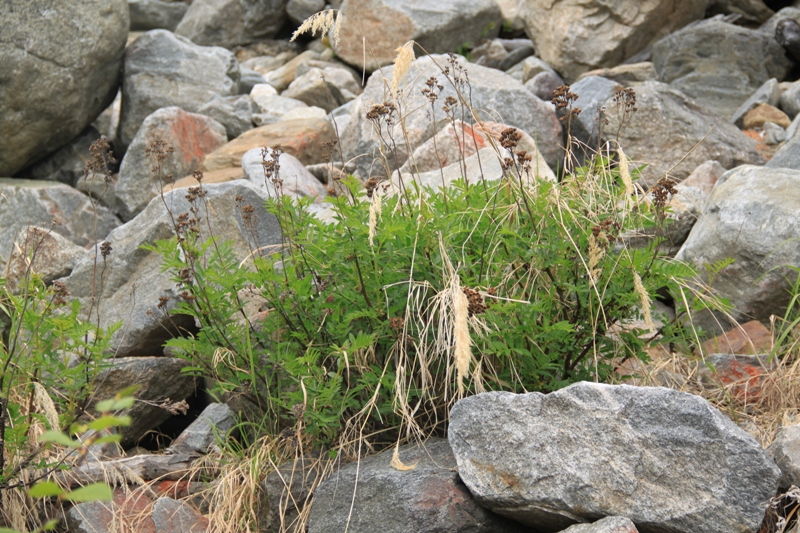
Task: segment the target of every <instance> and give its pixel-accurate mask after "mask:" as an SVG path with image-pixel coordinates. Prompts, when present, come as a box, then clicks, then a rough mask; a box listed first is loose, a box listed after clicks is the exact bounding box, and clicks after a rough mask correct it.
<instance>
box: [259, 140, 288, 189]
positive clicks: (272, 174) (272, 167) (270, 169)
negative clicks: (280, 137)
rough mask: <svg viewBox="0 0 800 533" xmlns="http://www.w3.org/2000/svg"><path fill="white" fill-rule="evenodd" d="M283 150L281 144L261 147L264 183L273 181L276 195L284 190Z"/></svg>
mask: <svg viewBox="0 0 800 533" xmlns="http://www.w3.org/2000/svg"><path fill="white" fill-rule="evenodd" d="M282 153H283V150H282V149H281V147H280V146H276V147H275V148H272V149H268V148H262V149H261V165H262V166H263V167H264V184H265V185H266V184H268V183H272V186H273V187H274V189H275V193H276V195H280V194H281V193H282V191H283V180H282V179H281V177H280V176H281V163H280V159H281V154H282Z"/></svg>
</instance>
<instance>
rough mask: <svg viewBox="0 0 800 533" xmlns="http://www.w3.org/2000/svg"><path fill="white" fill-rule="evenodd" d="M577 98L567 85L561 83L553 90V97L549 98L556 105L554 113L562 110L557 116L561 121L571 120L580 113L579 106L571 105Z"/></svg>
mask: <svg viewBox="0 0 800 533" xmlns="http://www.w3.org/2000/svg"><path fill="white" fill-rule="evenodd" d="M577 99H578V95H577V94H575V93H573V92H572V91H570V90H569V85H562V86H560V87H557V88H556V90H554V91H553V99H552V100H550V101H551V102H552V103H553V105H554V106H555V107H556V113H558V112H559V111H564V114H563V115H562V116H561V118H559V120H561V121H562V122H563V121H565V120H572V119H573V118H575V117H577V116H578V115H580V114H581V108H580V107H572V104H573V103H575V101H576V100H577Z"/></svg>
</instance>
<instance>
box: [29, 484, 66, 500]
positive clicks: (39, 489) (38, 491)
mask: <svg viewBox="0 0 800 533" xmlns="http://www.w3.org/2000/svg"><path fill="white" fill-rule="evenodd" d="M62 494H64V489H62V488H61V487H59V486H58V484H57V483H56V482H54V481H42V482H40V483H37V484H36V485H34V486H33V487H31V488H30V489H28V495H29V496H30V497H31V498H47V497H48V496H61V495H62Z"/></svg>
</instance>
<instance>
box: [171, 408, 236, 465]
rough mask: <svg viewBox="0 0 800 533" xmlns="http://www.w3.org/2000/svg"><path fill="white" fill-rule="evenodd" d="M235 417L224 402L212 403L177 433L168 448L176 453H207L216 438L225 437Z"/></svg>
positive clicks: (234, 421)
mask: <svg viewBox="0 0 800 533" xmlns="http://www.w3.org/2000/svg"><path fill="white" fill-rule="evenodd" d="M235 423H236V418H235V417H234V415H233V411H231V408H230V407H228V406H227V405H226V404H224V403H212V404H209V405H208V406H206V408H205V409H203V412H202V413H200V416H198V417H197V419H195V421H194V422H192V423H191V424H190V425H189V427H188V428H186V429H184V430H183V432H182V433H181V434H180V435H178V438H176V439H175V440H174V441H172V444H171V445H170V447H169V449H170V450H171V451H173V452H177V453H192V452H199V453H203V454H205V453H208V451H209V448H210V447H211V445H213V444H215V443H216V442H217V438H218V437H219V438H225V436H226V435H227V433H228V432H229V431H230V430H231V429H232V428H233V426H234V424H235Z"/></svg>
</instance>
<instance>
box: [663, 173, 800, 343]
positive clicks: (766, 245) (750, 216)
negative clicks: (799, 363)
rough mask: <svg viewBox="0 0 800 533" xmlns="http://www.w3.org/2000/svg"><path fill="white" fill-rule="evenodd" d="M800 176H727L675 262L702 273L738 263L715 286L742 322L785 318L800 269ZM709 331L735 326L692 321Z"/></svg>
mask: <svg viewBox="0 0 800 533" xmlns="http://www.w3.org/2000/svg"><path fill="white" fill-rule="evenodd" d="M799 186H800V171H797V170H790V169H786V168H765V167H756V166H751V165H745V166H741V167H739V168H736V169H734V170H731V171H729V172H727V173H725V174H724V175H723V176H722V177H721V178H720V179H719V180H718V181H717V185H716V187H714V190H713V191H712V193H711V196H710V197H709V199H708V201H707V202H706V205H705V207H704V209H703V214H702V216H701V217H700V218H699V220H698V221H697V223H696V224H695V226H694V228H692V231H691V233H690V234H689V238H688V239H687V240H686V242H685V243H684V245H683V248H681V250H680V252H679V253H678V255H677V256H676V259H678V260H681V261H687V262H691V263H693V264H695V265H696V266H697V267H698V268H699V269H700V271H704V268H705V267H704V265H712V264H714V263H717V262H719V261H722V260H724V259H727V258H731V259H733V260H734V262H733V264H731V265H728V266H727V267H725V268H724V269H723V270H722V271H721V272H719V274H718V275H716V276H715V277H714V280H713V281H714V283H713V285H712V287H713V288H714V290H715V291H716V292H717V293H718V294H720V295H721V296H722V297H724V298H728V299H729V300H730V303H731V304H732V305H733V310H732V311H731V315H732V316H733V318H734V319H735V320H737V321H739V322H747V321H749V320H763V321H766V320H768V319H769V317H770V315H772V314H776V315H778V316H783V313H784V311H785V309H786V306H787V305H788V303H789V298H790V292H789V290H790V288H791V285H792V281H791V280H794V279H795V277H796V274H793V273H792V272H791V271H790V270H789V269H788V268H787V267H789V266H794V267H798V266H800V249H798V247H797V246H796V244H795V239H796V236H797V235H798V234H800V233H799V232H800V219H798V218H797V206H798V205H800V187H799ZM693 321H694V323H695V324H697V325H700V326H702V327H703V328H704V329H706V330H707V331H711V332H721V331H726V330H728V329H730V328H731V327H734V326H735V324H730V323H729V322H728V320H727V319H726V318H725V317H723V316H718V317H716V319H714V317H710V316H706V315H705V314H700V315H696V316H695V317H694V318H693Z"/></svg>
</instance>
